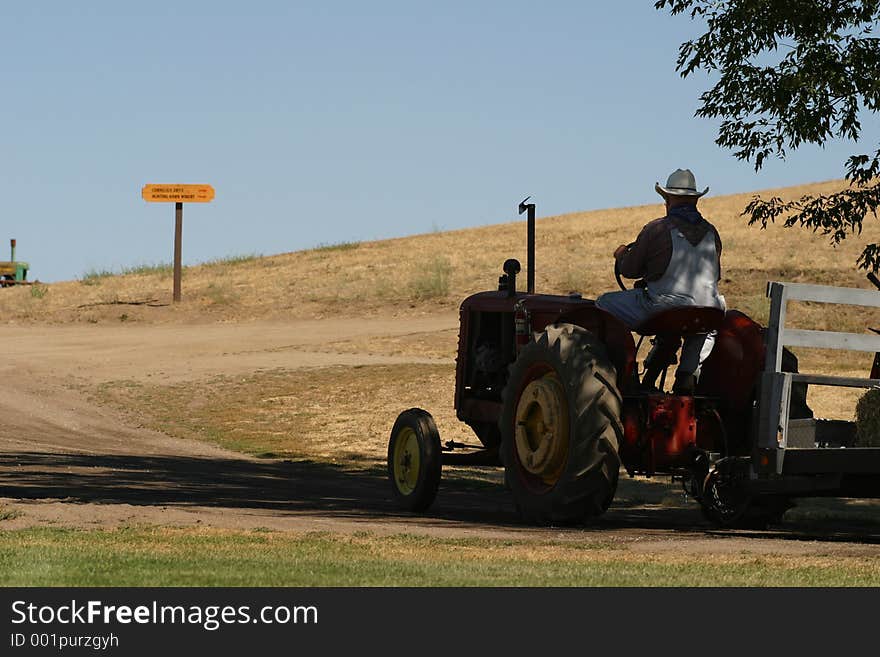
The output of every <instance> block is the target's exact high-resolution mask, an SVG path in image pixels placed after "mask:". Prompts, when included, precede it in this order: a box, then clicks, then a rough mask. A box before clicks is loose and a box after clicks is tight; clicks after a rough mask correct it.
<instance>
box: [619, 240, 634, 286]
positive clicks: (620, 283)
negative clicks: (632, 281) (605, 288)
mask: <svg viewBox="0 0 880 657" xmlns="http://www.w3.org/2000/svg"><path fill="white" fill-rule="evenodd" d="M633 244H635V242H631V243H630V244H627V245H626V248H630V247H631V246H632V245H633ZM614 280H616V281H617V285H618V286H619V287H620V289H621V290H626V289H627V287H626V285H624V284H623V279H622V278H621V277H620V259H619V258H615V259H614ZM634 287H638V284H636V285H635V286H634Z"/></svg>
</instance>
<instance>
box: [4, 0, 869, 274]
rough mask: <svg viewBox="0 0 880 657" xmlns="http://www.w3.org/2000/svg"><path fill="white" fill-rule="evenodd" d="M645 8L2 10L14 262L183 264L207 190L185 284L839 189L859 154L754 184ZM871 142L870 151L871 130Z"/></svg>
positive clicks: (811, 153)
mask: <svg viewBox="0 0 880 657" xmlns="http://www.w3.org/2000/svg"><path fill="white" fill-rule="evenodd" d="M697 30H698V26H697V25H695V24H692V23H691V22H690V21H689V20H688V19H687V18H684V17H676V18H672V17H670V16H668V15H666V14H663V13H659V12H657V11H655V10H654V9H653V2H652V1H651V0H644V1H640V2H635V1H622V2H607V1H605V2H592V1H583V0H582V1H580V2H576V1H567V2H552V1H548V2H541V3H536V2H533V1H532V2H519V1H510V0H508V1H505V2H500V1H499V2H478V1H471V2H459V1H457V0H450V1H447V2H443V3H440V2H430V3H429V2H418V1H415V0H408V1H404V0H400V1H394V2H392V1H386V0H373V1H371V2H354V1H353V0H350V1H334V0H323V1H317V0H315V1H311V0H308V1H306V0H300V1H295V2H281V1H263V0H251V1H250V2H241V1H239V2H226V1H222V0H212V1H211V2H201V1H199V2H189V1H186V0H177V1H175V2H168V1H166V0H154V1H152V2H145V3H132V2H119V1H118V0H116V1H112V2H109V1H98V0H92V1H90V2H83V3H71V2H52V1H41V0H34V1H33V2H15V3H13V2H8V3H3V6H2V9H0V53H2V57H0V70H2V89H3V94H2V98H3V101H2V104H0V119H2V126H3V129H2V130H0V218H2V226H3V230H2V231H0V259H5V258H6V257H7V256H6V255H5V253H6V245H7V244H8V241H7V240H8V238H10V237H16V238H17V239H18V245H19V249H18V256H19V258H20V259H24V260H28V261H29V262H30V263H31V278H39V279H40V280H44V281H56V280H63V279H71V278H76V277H78V276H80V275H82V274H83V273H84V272H85V271H86V270H88V269H91V268H95V269H111V268H119V267H123V266H131V265H136V264H143V263H156V262H170V260H171V254H172V227H173V205H166V204H157V203H152V204H147V203H145V202H144V201H142V200H141V198H140V189H141V186H142V185H144V184H145V183H148V182H154V183H165V182H168V183H210V184H212V185H213V186H214V187H215V189H216V190H217V197H216V199H215V201H214V202H213V203H211V204H207V205H195V204H193V205H188V206H186V207H185V218H184V243H183V244H184V262H185V263H194V262H199V261H204V260H208V259H212V258H217V257H224V256H228V255H234V254H244V253H262V254H271V253H280V252H286V251H293V250H298V249H303V248H308V247H311V246H315V245H318V244H321V243H336V242H344V241H356V240H365V239H377V238H384V237H392V236H400V235H410V234H415V233H422V232H428V231H431V230H434V229H442V230H447V229H453V228H462V227H467V226H476V225H483V224H487V223H496V222H501V221H506V220H511V219H514V218H515V217H516V214H515V207H516V204H517V202H518V201H519V200H520V199H521V198H522V197H524V196H526V195H529V194H531V195H532V196H533V197H534V198H535V199H536V201H537V203H538V215H539V216H546V215H551V214H559V213H563V212H572V211H577V210H585V209H594V208H603V207H617V206H629V205H638V204H643V203H653V202H655V201H658V200H659V199H658V197H657V196H656V195H655V193H654V191H653V185H654V181H655V180H661V181H663V180H665V177H666V175H667V174H668V173H669V172H670V171H671V170H673V169H675V168H677V167H690V168H692V169H693V170H694V171H695V172H696V174H697V182H698V184H700V185H710V186H711V188H712V190H711V192H710V193H712V194H724V193H731V192H740V191H749V190H753V189H759V188H767V187H776V186H782V185H788V184H796V183H801V182H811V181H818V180H827V179H830V178H837V177H840V175H841V173H842V170H843V169H842V163H843V161H844V159H845V156H846V155H847V154H849V152H850V148H851V146H850V145H846V144H842V145H841V144H838V145H832V146H829V147H828V148H826V149H825V150H819V149H805V150H803V151H801V152H798V153H797V154H796V155H795V156H793V157H791V158H790V159H789V160H788V161H787V162H784V163H777V162H773V163H770V164H769V165H767V166H766V167H765V168H764V169H763V170H762V172H761V173H760V174H759V175H756V174H754V173H753V171H752V169H751V167H750V166H749V165H747V164H743V163H740V162H737V161H736V160H735V159H734V158H733V157H732V155H731V154H730V153H729V152H726V151H722V150H720V149H719V148H718V147H717V146H715V145H714V143H713V139H714V135H715V127H716V126H715V125H714V124H713V123H711V122H708V121H704V120H699V119H695V118H694V117H693V113H694V110H695V109H696V107H697V96H698V93H699V91H700V90H701V89H702V88H703V87H704V86H705V83H706V80H705V79H704V78H697V79H694V80H687V81H682V80H681V79H680V78H679V76H678V75H677V74H676V73H675V70H674V68H675V58H676V53H677V47H678V44H679V43H680V42H681V41H682V40H684V39H686V38H688V37H690V36H694V35H696V34H697ZM871 130H873V132H870V131H869V132H868V133H866V137H872V138H874V139H876V135H877V131H876V129H875V128H873V127H872V128H871Z"/></svg>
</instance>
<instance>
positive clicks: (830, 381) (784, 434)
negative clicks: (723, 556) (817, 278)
mask: <svg viewBox="0 0 880 657" xmlns="http://www.w3.org/2000/svg"><path fill="white" fill-rule="evenodd" d="M767 296H768V297H769V298H770V321H769V325H768V326H767V331H766V334H765V336H766V337H765V340H766V360H765V364H764V372H763V374H762V376H761V384H760V397H759V404H758V408H759V415H758V427H757V431H758V434H757V440H756V443H755V444H756V446H757V448H758V450H764V451H765V454H766V453H767V452H771V453H772V452H775V454H774V456H775V458H774V459H773V461H774V462H775V470H776V474H779V475H781V474H782V471H783V464H784V461H785V451H786V449H787V448H788V437H789V435H788V434H789V426H788V425H789V418H788V416H789V406H790V399H791V386H792V383H795V382H803V383H813V384H816V385H826V386H841V387H850V388H878V387H880V379H870V378H854V377H837V376H828V375H819V374H808V373H791V372H783V371H781V370H782V349H783V347H786V346H790V347H814V348H818V349H837V350H847V351H868V352H880V335H869V334H863V333H840V332H836V331H815V330H804V329H790V328H786V327H785V320H786V306H787V304H788V302H789V301H812V302H814V303H828V304H844V305H854V306H870V307H874V308H880V292H874V291H872V290H861V289H855V288H845V287H829V286H824V285H805V284H803V283H779V282H769V283H768V284H767ZM817 451H822V452H825V453H828V452H829V451H833V450H817ZM851 451H854V450H851ZM859 451H861V450H859ZM878 453H880V450H878ZM853 456H854V454H853Z"/></svg>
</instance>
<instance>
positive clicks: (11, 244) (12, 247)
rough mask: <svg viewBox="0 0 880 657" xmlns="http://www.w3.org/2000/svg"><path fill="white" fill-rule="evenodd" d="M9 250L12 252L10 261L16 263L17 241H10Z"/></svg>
mask: <svg viewBox="0 0 880 657" xmlns="http://www.w3.org/2000/svg"><path fill="white" fill-rule="evenodd" d="M9 249H10V251H12V255H11V256H10V258H9V259H10V260H11V261H12V262H15V240H9Z"/></svg>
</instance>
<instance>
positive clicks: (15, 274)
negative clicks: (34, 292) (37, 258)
mask: <svg viewBox="0 0 880 657" xmlns="http://www.w3.org/2000/svg"><path fill="white" fill-rule="evenodd" d="M9 246H10V250H11V255H10V257H9V262H2V261H0V287H7V286H9V285H27V284H28V280H27V273H28V268H29V265H28V263H26V262H16V260H15V240H9Z"/></svg>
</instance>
